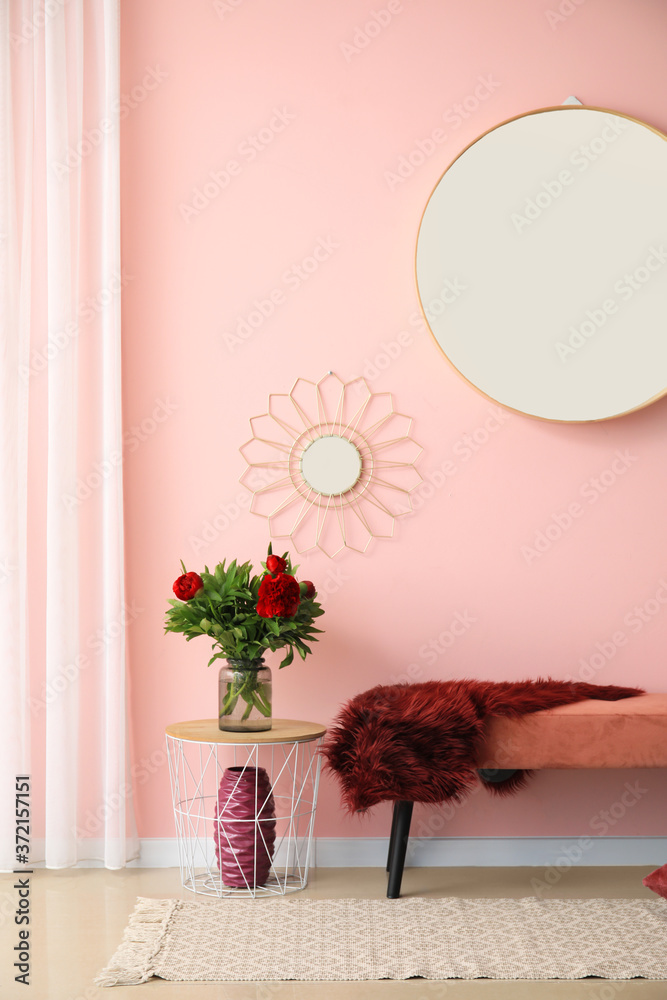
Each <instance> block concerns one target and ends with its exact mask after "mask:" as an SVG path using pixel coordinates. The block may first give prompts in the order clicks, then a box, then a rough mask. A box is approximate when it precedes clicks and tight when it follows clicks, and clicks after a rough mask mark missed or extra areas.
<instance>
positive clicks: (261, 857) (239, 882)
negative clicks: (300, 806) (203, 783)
mask: <svg viewBox="0 0 667 1000" xmlns="http://www.w3.org/2000/svg"><path fill="white" fill-rule="evenodd" d="M275 816H276V809H275V803H274V801H273V794H272V792H271V782H270V781H269V776H268V774H267V773H266V771H265V770H264V768H263V767H246V768H243V767H228V768H227V769H226V770H225V772H224V774H223V776H222V781H221V782H220V788H219V790H218V804H217V806H216V810H215V823H214V825H213V839H214V841H215V857H216V860H217V862H218V868H219V870H220V875H221V877H222V881H223V884H224V885H227V886H232V887H235V888H243V889H248V888H251V889H252V888H254V887H255V886H258V885H263V884H264V883H265V882H266V880H267V878H268V877H269V871H270V870H271V859H272V858H273V850H274V846H275V841H276V820H275Z"/></svg>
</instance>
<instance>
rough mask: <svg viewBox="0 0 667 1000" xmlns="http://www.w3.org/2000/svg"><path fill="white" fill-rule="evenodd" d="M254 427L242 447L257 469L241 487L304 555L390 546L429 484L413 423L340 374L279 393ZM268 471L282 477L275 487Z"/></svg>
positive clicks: (275, 530)
mask: <svg viewBox="0 0 667 1000" xmlns="http://www.w3.org/2000/svg"><path fill="white" fill-rule="evenodd" d="M250 426H251V429H252V433H253V436H252V438H251V439H250V440H249V441H247V442H246V443H245V444H243V445H242V446H241V448H240V451H241V454H242V455H243V457H244V458H245V460H246V461H247V463H248V468H247V469H246V471H245V472H244V474H243V476H242V477H241V482H242V483H243V485H244V486H246V487H247V488H248V489H249V490H250V491H251V492H252V493H253V494H254V496H253V499H252V503H251V507H250V509H251V511H252V513H253V514H257V515H259V516H260V517H266V518H268V520H269V531H270V533H271V535H272V537H274V538H290V539H291V542H292V545H294V547H295V548H296V550H297V552H300V553H304V552H308V551H310V550H311V549H315V548H319V549H320V550H321V551H322V552H324V553H325V554H326V555H328V556H334V555H336V553H338V552H340V551H341V549H343V548H345V547H347V548H350V549H354V550H355V551H357V552H365V551H366V549H367V548H368V546H369V544H370V542H371V539H372V538H390V537H391V536H392V535H393V533H394V520H395V518H396V517H399V516H400V515H401V514H407V513H409V511H410V510H411V509H412V508H411V501H410V494H411V493H412V491H413V490H414V489H415V488H416V487H417V486H418V485H419V484H420V483H421V482H422V478H421V476H420V475H419V473H418V472H417V469H416V466H415V463H416V461H417V459H418V458H419V455H420V454H421V451H422V449H421V448H420V446H419V445H418V444H417V442H416V441H414V440H413V438H412V437H411V435H410V431H411V427H412V418H411V417H408V416H406V415H405V414H404V413H397V412H396V411H395V410H394V406H393V401H392V397H391V393H388V392H380V393H373V392H371V390H370V389H369V387H368V385H367V383H366V380H365V379H363V378H357V379H354V380H353V381H352V382H342V381H341V379H339V378H338V376H337V375H334V373H333V372H329V373H328V374H327V375H325V376H324V378H322V379H320V381H319V382H310V381H308V380H307V379H301V378H300V379H297V381H296V382H295V383H294V386H293V387H292V389H291V391H290V392H289V393H286V394H284V395H282V394H275V393H272V394H271V395H270V396H269V409H268V412H267V413H263V414H261V416H258V417H252V418H251V420H250ZM258 471H259V472H261V473H262V481H263V482H264V483H265V485H263V486H261V487H260V488H259V489H258V488H256V487H255V486H254V485H253V484H254V483H256V482H257V472H258ZM269 473H272V474H273V475H274V476H275V478H274V479H273V481H271V482H269V483H266V478H267V475H268V474H269Z"/></svg>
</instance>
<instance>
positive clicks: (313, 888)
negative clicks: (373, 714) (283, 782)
mask: <svg viewBox="0 0 667 1000" xmlns="http://www.w3.org/2000/svg"><path fill="white" fill-rule="evenodd" d="M539 874H540V870H539V869H535V868H410V869H406V872H405V876H404V880H403V895H404V896H408V895H424V896H451V895H454V896H467V897H480V896H492V897H503V896H529V895H532V894H533V893H532V890H531V886H530V880H531V878H533V877H535V876H536V875H539ZM644 874H645V870H644V869H638V868H577V869H571V870H570V871H569V872H567V873H566V875H565V876H564V877H563V878H562V879H561V881H560V882H559V883H558V885H557V886H555V887H554V888H553V889H552V890H551V895H552V896H553V897H555V898H558V897H560V898H565V897H573V898H576V897H589V898H590V897H604V896H606V897H612V898H654V897H653V894H652V893H650V892H649V890H648V889H645V888H644V887H643V886H642V884H641V878H642V876H643V875H644ZM31 878H32V883H31V890H32V893H31V904H32V922H31V939H30V940H31V949H32V953H33V960H32V982H31V985H30V987H28V988H26V987H25V986H21V985H18V984H16V983H14V982H13V971H12V963H13V961H14V959H13V958H10V956H11V955H12V948H13V946H14V945H15V944H16V943H17V937H16V931H17V928H16V926H15V925H14V919H13V911H14V909H15V906H16V891H15V890H13V888H12V886H13V881H14V876H12V875H0V997H1V998H2V1000H15V998H16V1000H19V998H26V1000H27V998H29V1000H102V998H105V1000H130V998H131V1000H144V998H146V1000H151V998H153V1000H174V998H176V997H178V998H190V997H192V998H193V1000H250V998H252V1000H306V998H308V1000H311V998H312V1000H361V998H364V1000H397V998H405V1000H444V998H446V1000H667V981H665V982H658V983H656V982H644V981H642V980H633V981H630V982H620V983H614V982H610V981H606V980H599V979H588V980H581V981H575V982H555V981H552V982H544V983H535V982H526V981H523V982H500V981H496V980H476V981H460V980H452V981H449V982H446V983H437V982H429V981H425V980H409V981H407V982H393V981H388V980H384V981H381V982H373V983H367V982H364V983H327V982H322V983H291V982H289V983H258V984H254V983H229V984H226V983H168V982H165V981H164V980H161V979H153V980H151V981H150V982H148V983H145V984H142V985H140V986H116V987H113V988H109V989H99V988H97V987H95V986H93V978H94V977H95V975H97V973H98V972H99V971H100V970H101V969H102V968H103V967H104V965H105V964H106V963H107V961H108V959H109V958H110V957H111V955H112V954H113V952H114V951H115V949H116V947H117V946H118V944H119V942H120V939H121V936H122V932H123V929H124V927H125V925H126V922H127V918H128V915H129V914H130V912H131V911H132V909H133V906H134V901H135V897H136V896H154V897H158V898H165V897H168V896H171V897H177V898H181V899H196V898H197V897H195V896H193V894H192V893H190V892H188V891H186V890H184V889H183V888H182V886H181V884H180V877H179V872H178V870H177V869H175V868H160V869H156V868H152V869H151V868H143V869H141V868H132V869H129V868H128V869H125V870H123V871H106V870H104V869H97V868H86V869H67V870H64V871H43V870H42V871H36V872H35V874H34V875H33V876H32V877H31ZM385 892H386V876H385V874H384V872H383V871H382V870H381V869H379V868H319V869H315V870H314V871H311V874H310V877H309V884H308V886H307V888H306V889H305V890H304V891H303V895H305V896H310V897H311V898H331V897H336V896H338V897H340V896H343V897H345V896H348V897H352V896H356V897H366V898H374V897H383V896H384V894H385ZM222 905H233V901H231V900H230V901H226V902H225V903H223V904H222ZM666 946H667V942H666Z"/></svg>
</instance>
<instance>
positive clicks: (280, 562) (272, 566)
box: [266, 556, 287, 574]
mask: <svg viewBox="0 0 667 1000" xmlns="http://www.w3.org/2000/svg"><path fill="white" fill-rule="evenodd" d="M266 568H267V569H268V571H269V573H274V574H275V573H284V572H285V570H286V569H287V563H286V561H285V560H284V559H282V558H281V557H280V556H267V559H266Z"/></svg>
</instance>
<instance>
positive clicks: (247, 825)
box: [166, 719, 326, 898]
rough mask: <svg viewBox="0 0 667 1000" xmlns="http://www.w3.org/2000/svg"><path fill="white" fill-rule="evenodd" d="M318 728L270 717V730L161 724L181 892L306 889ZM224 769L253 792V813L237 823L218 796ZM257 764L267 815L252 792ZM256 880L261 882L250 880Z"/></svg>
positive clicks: (212, 723)
mask: <svg viewBox="0 0 667 1000" xmlns="http://www.w3.org/2000/svg"><path fill="white" fill-rule="evenodd" d="M325 732H326V727H325V726H321V725H319V724H318V723H316V722H300V721H296V720H293V719H274V720H273V726H272V728H271V729H269V730H266V731H264V732H255V733H232V732H222V731H221V730H220V729H218V720H217V719H198V720H195V721H192V722H176V723H174V724H173V725H170V726H167V729H166V739H167V758H168V761H169V776H170V780H171V791H172V799H173V807H174V821H175V824H176V835H177V837H178V853H179V863H180V869H181V882H182V884H183V886H184V887H185V888H186V889H190V890H191V891H192V892H196V893H201V894H203V895H206V896H216V897H218V898H222V897H226V896H246V897H248V896H251V897H253V898H255V897H256V896H271V895H285V894H286V893H288V892H297V891H298V890H299V889H303V888H304V887H305V885H306V883H307V880H308V868H309V865H310V864H311V862H312V842H313V825H314V822H315V808H316V806H317V793H318V788H319V781H320V768H321V756H320V754H319V753H318V751H319V748H320V746H321V744H322V738H323V736H324V734H325ZM230 768H232V769H233V777H232V785H234V784H235V783H237V782H238V781H239V780H241V779H244V778H245V779H249V784H250V787H251V788H254V790H255V796H254V799H253V801H252V812H251V813H250V814H246V815H244V817H243V819H242V820H240V819H238V818H235V817H236V814H235V813H234V811H233V810H232V809H231V807H230V806H228V801H223V798H219V796H223V792H222V790H221V782H222V781H223V778H224V779H225V780H226V781H227V783H228V782H229V775H230V771H229V769H230ZM262 769H264V771H265V772H266V775H268V781H269V782H270V791H269V795H270V796H271V803H270V805H271V806H272V810H271V814H270V815H271V818H270V820H267V818H266V815H267V807H268V805H269V803H268V802H267V796H266V795H263V794H259V795H258V794H257V775H258V774H260V775H261V774H262ZM266 775H263V777H264V778H265V779H266ZM218 809H219V814H218ZM274 811H275V815H274ZM274 819H275V823H274V822H273V821H274ZM239 823H243V824H244V826H243V829H244V830H245V831H250V833H251V840H252V842H253V843H254V845H255V847H254V852H255V857H254V867H253V860H252V857H251V858H250V867H249V868H248V860H247V857H246V856H245V855H244V856H242V855H241V852H240V850H239V849H238V840H237V838H235V836H234V834H235V833H236V832H238V831H239V830H240V829H241V828H240V827H239V826H238V824H239ZM267 845H268V846H267ZM218 847H219V849H220V855H221V857H222V853H223V849H224V854H225V857H226V866H225V864H223V863H219V860H218ZM230 859H231V866H232V868H233V869H234V871H233V872H232V876H231V877H230ZM262 864H264V866H265V868H267V869H268V876H266V878H264V876H263V874H262V875H261V876H260V875H258V871H259V870H260V868H261V867H262ZM237 869H238V870H237ZM253 872H254V877H253ZM260 878H261V884H256V882H259V881H260ZM225 879H226V880H227V884H226V882H225ZM230 882H231V883H232V884H229V883H230Z"/></svg>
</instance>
